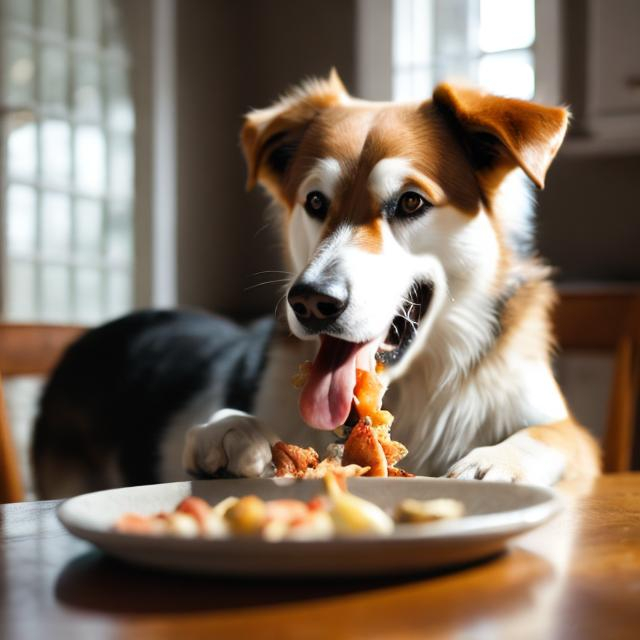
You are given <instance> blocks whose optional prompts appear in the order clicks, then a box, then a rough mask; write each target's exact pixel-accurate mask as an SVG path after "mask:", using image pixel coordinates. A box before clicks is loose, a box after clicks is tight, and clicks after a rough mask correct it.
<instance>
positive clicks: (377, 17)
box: [356, 0, 564, 104]
mask: <svg viewBox="0 0 640 640" xmlns="http://www.w3.org/2000/svg"><path fill="white" fill-rule="evenodd" d="M356 9H357V33H356V68H357V74H358V82H357V90H358V93H359V95H360V96H361V97H363V98H365V99H369V100H391V99H392V91H393V71H394V69H393V60H392V52H393V22H392V21H393V2H392V0H357V5H356ZM535 27H536V36H535V40H534V42H533V45H532V47H531V50H532V51H533V55H534V68H535V95H534V97H533V100H536V101H540V102H546V103H549V104H558V103H559V102H560V101H561V100H562V70H563V63H564V60H563V53H562V46H561V43H562V40H561V36H562V33H561V32H562V5H561V0H536V6H535ZM424 98H425V99H427V98H429V96H424Z"/></svg>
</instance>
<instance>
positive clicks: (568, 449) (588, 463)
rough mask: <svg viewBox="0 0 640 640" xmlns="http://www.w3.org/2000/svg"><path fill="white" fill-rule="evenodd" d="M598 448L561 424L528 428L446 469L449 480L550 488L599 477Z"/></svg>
mask: <svg viewBox="0 0 640 640" xmlns="http://www.w3.org/2000/svg"><path fill="white" fill-rule="evenodd" d="M599 473H600V461H599V454H598V447H597V445H596V443H595V441H594V440H593V438H592V437H591V436H590V435H589V434H588V433H587V431H586V430H585V429H583V428H582V427H580V426H578V425H577V424H575V423H573V422H571V421H570V420H564V421H562V422H555V423H552V424H547V425H539V426H534V427H528V428H525V429H522V430H521V431H518V432H517V433H515V434H514V435H512V436H510V437H509V438H507V439H506V440H505V441H504V442H501V443H500V444H497V445H494V446H492V447H478V448H477V449H473V450H472V451H471V452H470V453H468V454H467V455H466V456H465V457H464V458H462V460H460V461H459V462H456V464H454V465H453V466H452V467H451V469H449V471H448V473H447V476H448V477H450V478H460V479H476V480H495V481H500V482H525V483H529V484H539V485H552V484H554V483H555V482H557V481H558V480H560V479H561V478H576V477H588V476H594V475H598V474H599Z"/></svg>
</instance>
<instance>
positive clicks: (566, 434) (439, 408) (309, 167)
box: [36, 72, 599, 490]
mask: <svg viewBox="0 0 640 640" xmlns="http://www.w3.org/2000/svg"><path fill="white" fill-rule="evenodd" d="M567 120H568V114H567V111H566V110H565V109H563V108H560V107H547V106H541V105H537V104H533V103H529V102H524V101H521V100H515V99H507V98H502V97H497V96H492V95H487V94H485V93H482V92H480V91H478V90H474V89H470V88H463V87H456V86H452V85H449V84H441V85H439V86H438V87H436V89H435V91H434V94H433V98H432V99H430V100H426V101H425V102H422V103H420V104H395V103H378V102H367V101H363V100H359V99H356V98H353V97H351V96H350V95H349V94H348V93H347V91H346V90H345V88H344V86H343V84H342V82H341V81H340V79H339V78H338V76H337V74H336V73H335V72H332V73H331V74H330V76H329V77H328V78H327V79H324V80H311V81H308V82H306V83H304V84H303V85H302V86H300V87H299V88H297V89H295V90H293V91H292V92H291V93H289V94H288V95H286V96H285V97H284V98H282V99H281V100H279V101H278V102H277V103H276V104H274V105H273V106H271V107H269V108H266V109H262V110H257V111H253V112H251V113H250V114H248V115H247V117H246V122H245V125H244V129H243V131H242V145H243V150H244V154H245V157H246V161H247V164H248V171H249V180H248V184H249V186H250V187H252V186H253V185H254V184H256V183H260V184H261V185H263V186H264V187H266V189H267V191H268V192H269V194H270V196H271V198H272V199H273V201H274V203H275V205H276V210H277V211H276V215H277V219H278V221H279V224H281V227H282V237H283V240H284V244H285V246H286V248H287V256H286V257H287V261H288V264H289V266H290V269H291V274H292V275H291V280H290V282H289V283H288V285H287V287H288V288H287V305H286V320H287V325H288V330H280V331H276V332H275V333H274V334H273V336H272V338H271V341H270V345H269V347H268V352H267V353H268V355H267V356H266V359H265V366H264V371H263V372H262V373H261V375H260V382H259V384H258V385H257V387H256V395H255V398H254V401H252V403H251V413H247V412H242V411H238V410H235V409H229V408H228V405H226V406H225V403H224V402H223V401H221V399H220V398H221V397H220V394H218V396H216V394H212V393H209V395H208V396H207V397H208V402H204V401H203V400H202V397H204V396H206V394H205V393H204V392H202V393H201V394H200V396H201V397H199V398H192V399H191V401H190V402H187V403H186V404H185V406H186V409H184V410H182V409H181V411H178V412H176V413H175V415H174V416H173V417H172V418H171V419H170V420H169V423H168V426H167V427H166V428H164V429H163V430H162V434H161V436H160V437H159V439H158V445H157V448H156V449H155V451H156V454H155V455H156V459H157V473H156V476H155V477H154V479H156V480H173V479H179V478H180V477H181V476H182V474H183V471H182V469H183V468H186V469H188V470H189V471H190V472H191V473H192V474H196V475H200V476H202V475H205V476H206V475H212V474H215V473H217V472H219V471H220V469H221V468H226V469H227V470H228V471H230V472H232V473H234V474H237V475H245V476H258V475H262V474H265V473H268V470H269V468H270V461H271V454H270V447H269V443H270V442H272V441H273V440H274V439H275V438H279V439H283V440H285V441H289V442H293V443H298V444H304V445H307V446H309V445H313V446H315V447H316V448H318V449H319V450H322V449H323V445H324V444H326V443H328V442H329V441H330V440H331V435H332V434H331V432H330V430H331V429H333V428H335V427H336V426H337V425H340V424H343V423H344V422H345V420H346V419H347V417H348V415H349V411H350V408H351V402H352V396H353V388H354V384H355V370H356V367H359V368H365V369H373V368H374V367H375V364H376V361H378V362H382V363H384V365H385V366H384V371H383V373H382V377H383V380H384V382H385V383H386V384H388V385H389V388H388V392H387V394H386V396H385V406H386V407H387V408H388V409H389V410H390V411H391V412H392V413H393V414H394V415H395V423H394V427H393V437H394V439H396V440H400V441H401V442H403V443H404V444H405V445H406V446H407V447H408V449H409V455H408V457H407V458H406V459H405V460H404V461H403V467H405V468H406V469H408V470H409V471H412V472H414V473H418V474H424V475H448V476H451V477H456V478H476V479H486V480H502V481H521V482H529V483H538V484H552V483H554V482H556V481H557V480H558V479H560V478H562V477H570V476H576V475H592V474H597V473H598V470H599V455H598V451H597V447H596V446H595V444H594V442H593V440H592V439H591V437H590V436H589V435H588V434H587V432H586V431H585V430H583V428H582V427H580V426H579V425H577V424H576V422H575V421H574V420H573V418H572V416H571V414H570V412H569V410H568V408H567V406H566V403H565V400H564V398H563V396H562V393H561V391H560V389H559V388H558V385H557V384H556V381H555V379H554V376H553V372H552V369H551V364H550V357H551V351H552V348H553V341H552V337H551V327H550V322H549V309H550V307H551V306H552V304H553V303H554V292H553V289H552V286H551V284H550V283H549V281H548V279H547V278H548V270H547V269H546V268H545V267H544V266H543V265H542V264H541V263H540V262H539V261H538V259H537V258H536V257H535V255H534V254H533V251H532V248H531V244H530V241H531V235H532V204H531V199H530V193H529V189H528V186H527V184H526V179H527V178H528V179H529V180H530V181H531V182H533V184H534V185H535V186H536V187H538V188H542V187H543V184H544V180H545V174H546V172H547V169H548V167H549V165H550V163H551V161H552V160H553V158H554V156H555V155H556V153H557V151H558V148H559V147H560V144H561V142H562V140H563V137H564V134H565V131H566V127H567ZM291 334H293V335H291ZM306 359H309V360H312V361H313V366H312V368H311V374H310V377H309V380H308V382H307V384H306V386H305V388H304V389H303V391H302V394H301V395H300V397H299V395H298V392H296V391H295V390H294V389H292V387H291V382H290V380H291V376H292V373H293V372H295V370H296V368H297V366H298V364H299V363H300V362H302V361H304V360H306ZM45 400H46V396H45ZM45 405H46V402H45V403H43V406H45ZM193 407H198V410H197V411H196V410H195V409H194V408H193ZM245 408H246V407H245ZM45 409H46V406H45ZM44 412H45V413H46V411H44ZM211 416H212V417H211ZM300 416H302V418H303V420H304V422H306V423H307V425H309V426H311V427H313V428H309V426H305V425H303V424H302V421H301V420H300ZM45 422H46V421H45ZM197 423H203V424H197ZM194 425H195V426H194ZM44 428H45V427H42V426H41V427H40V432H41V433H43V429H44ZM36 435H37V434H36ZM185 438H186V444H184V443H185ZM40 440H41V441H44V440H46V438H45V439H44V440H43V439H42V437H41V438H40ZM125 444H126V443H120V444H119V445H118V446H125ZM183 445H184V447H183ZM36 450H38V447H36ZM141 450H142V449H141V448H140V447H138V448H137V449H136V451H138V452H139V451H141ZM43 453H44V454H45V455H44V456H43V455H40V461H41V462H42V463H43V465H42V466H43V468H48V469H49V471H48V472H43V473H41V477H40V481H39V485H40V487H41V488H42V487H44V486H47V484H48V483H50V482H55V478H54V476H55V469H56V467H57V463H59V462H60V459H58V460H55V458H51V457H48V458H47V455H46V454H47V446H41V447H40V454H43ZM36 457H37V456H36ZM116 458H117V456H116ZM118 459H119V458H118ZM116 466H117V465H116ZM118 473H120V474H121V475H120V476H119V477H120V482H131V477H125V475H126V474H124V471H122V469H120V471H117V470H116V473H115V475H116V476H117V474H118ZM123 474H124V475H123ZM123 478H124V480H123ZM140 479H141V478H140V477H138V478H134V480H137V481H140ZM79 488H86V484H85V486H84V487H79V486H78V485H77V484H76V485H74V489H75V490H78V489H79Z"/></svg>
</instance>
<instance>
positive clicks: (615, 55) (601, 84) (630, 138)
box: [567, 0, 640, 148]
mask: <svg viewBox="0 0 640 640" xmlns="http://www.w3.org/2000/svg"><path fill="white" fill-rule="evenodd" d="M567 18H568V19H570V15H569V16H567ZM586 46H587V65H586V110H585V115H586V123H585V124H586V128H587V130H588V131H589V132H590V134H591V135H592V136H593V138H594V139H598V140H601V141H602V144H603V145H605V146H606V145H607V144H612V143H615V141H621V144H624V145H627V146H629V145H631V146H634V147H636V148H640V1H638V0H589V5H588V15H587V38H586Z"/></svg>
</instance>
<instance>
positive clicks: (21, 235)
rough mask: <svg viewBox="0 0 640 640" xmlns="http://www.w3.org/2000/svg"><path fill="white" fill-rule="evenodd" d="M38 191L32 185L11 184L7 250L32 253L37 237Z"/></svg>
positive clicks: (14, 253)
mask: <svg viewBox="0 0 640 640" xmlns="http://www.w3.org/2000/svg"><path fill="white" fill-rule="evenodd" d="M36 232H37V208H36V192H35V190H34V189H32V188H31V187H23V186H20V185H11V186H10V187H9V189H8V190H7V252H8V254H9V255H11V256H14V255H25V254H26V255H32V254H33V253H34V252H35V250H36V239H37V235H36Z"/></svg>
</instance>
